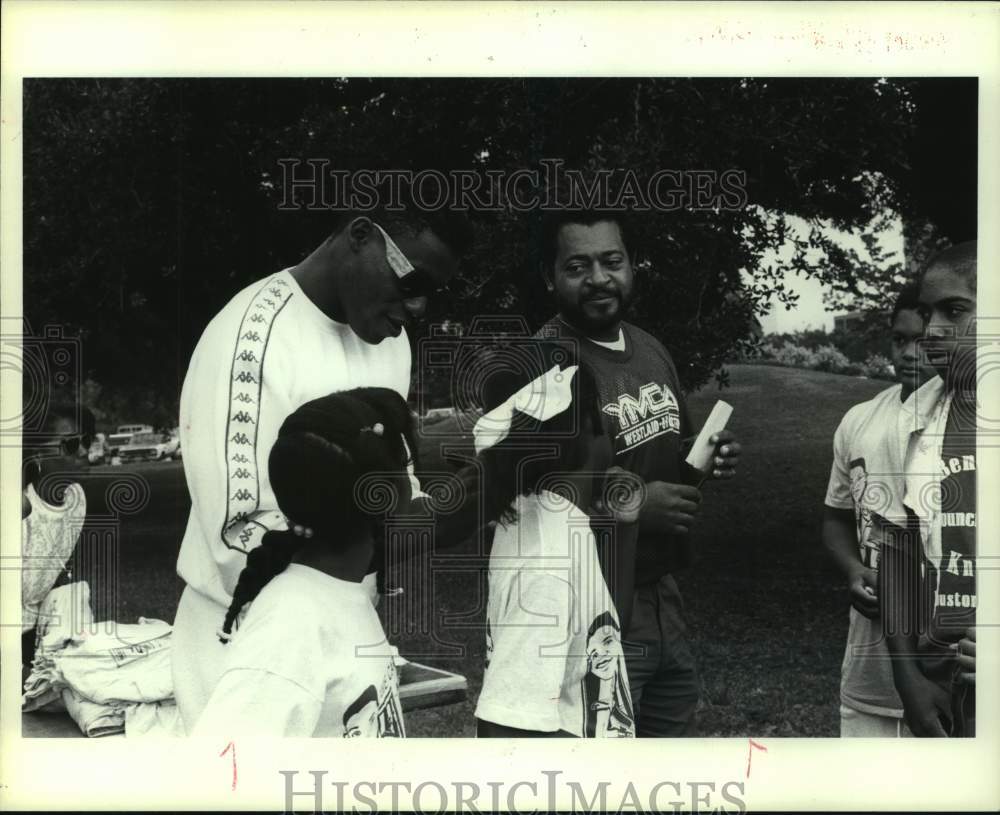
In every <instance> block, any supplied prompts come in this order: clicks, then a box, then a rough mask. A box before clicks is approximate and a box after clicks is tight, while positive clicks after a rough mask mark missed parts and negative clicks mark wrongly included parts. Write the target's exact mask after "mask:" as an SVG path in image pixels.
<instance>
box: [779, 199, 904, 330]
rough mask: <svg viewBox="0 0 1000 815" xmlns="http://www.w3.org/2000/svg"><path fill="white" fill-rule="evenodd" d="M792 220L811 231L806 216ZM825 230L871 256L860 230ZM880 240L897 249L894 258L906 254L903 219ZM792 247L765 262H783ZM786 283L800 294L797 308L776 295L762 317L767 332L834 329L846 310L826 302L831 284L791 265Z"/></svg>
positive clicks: (802, 229) (801, 230)
mask: <svg viewBox="0 0 1000 815" xmlns="http://www.w3.org/2000/svg"><path fill="white" fill-rule="evenodd" d="M788 221H789V223H790V224H791V225H792V227H793V228H794V229H795V230H796V231H798V233H799V235H800V236H801V237H805V236H806V235H807V234H808V226H807V224H806V221H804V220H803V219H801V218H796V217H794V216H790V217H789V218H788ZM823 232H824V233H825V234H826V235H827V236H829V237H832V238H834V239H835V240H836V241H837V243H839V244H840V245H841V246H843V247H845V248H851V249H854V250H856V251H857V253H858V254H859V255H860V256H861V257H869V256H868V253H867V251H866V250H865V246H864V243H863V242H862V241H861V239H860V238H859V237H858V236H857V235H856V234H852V233H848V232H843V231H841V230H839V229H835V228H834V227H832V226H829V225H827V226H824V227H823ZM880 243H881V245H882V248H883V249H884V250H886V251H890V252H895V253H896V257H895V258H893V259H894V260H901V259H902V257H903V231H902V222H901V221H899V220H898V219H897V221H896V224H895V226H894V227H893V228H892V229H890V230H887V231H886V233H884V235H883V236H882V239H881V241H880ZM791 249H792V244H791V242H789V243H788V244H786V245H785V246H784V247H782V248H781V249H779V250H778V251H777V252H773V253H770V257H766V258H765V259H764V263H765V264H767V263H774V264H776V265H780V264H781V262H782V258H786V259H787V258H788V257H789V256H790V255H791ZM785 285H786V287H788V288H789V289H790V290H791V291H793V292H795V293H797V294H798V295H799V301H798V303H797V304H796V307H795V308H793V309H791V310H786V309H785V307H784V306H782V305H781V304H780V303H778V302H777V301H776V300H774V299H772V303H773V305H772V308H771V313H770V314H768V315H767V316H766V317H762V318H761V321H760V322H761V326H762V327H763V329H764V333H765V334H783V333H786V332H793V331H804V330H807V329H810V328H822V329H825V330H826V331H831V330H833V318H834V315H836V314H843V313H844V312H843V311H842V310H838V311H827V309H826V307H825V306H824V304H823V294H824V293H825V291H827V290H828V287H827V286H824V285H823V284H821V283H819V282H818V281H816V280H812V279H809V278H805V277H802V276H798V275H796V274H795V273H794V272H793V271H791V270H790V269H789V271H788V273H787V275H786V277H785Z"/></svg>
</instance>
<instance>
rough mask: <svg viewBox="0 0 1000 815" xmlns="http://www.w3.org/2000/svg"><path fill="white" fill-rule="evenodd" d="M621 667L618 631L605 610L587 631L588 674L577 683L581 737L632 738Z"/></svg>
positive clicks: (628, 698)
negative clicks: (581, 723)
mask: <svg viewBox="0 0 1000 815" xmlns="http://www.w3.org/2000/svg"><path fill="white" fill-rule="evenodd" d="M624 666H625V660H624V656H623V654H622V644H621V631H620V628H619V626H618V623H617V621H616V620H615V619H614V617H613V616H612V615H611V613H610V612H607V611H605V612H603V613H602V614H600V615H598V616H597V617H595V618H594V621H593V622H592V623H591V624H590V628H589V629H588V631H587V673H586V675H585V676H584V677H583V680H582V681H581V683H580V685H581V687H580V690H581V697H582V702H583V719H584V721H583V735H584V737H586V738H627V737H631V736H634V735H635V720H634V716H633V714H632V696H631V694H630V692H629V688H628V682H627V680H626V677H625V667H624Z"/></svg>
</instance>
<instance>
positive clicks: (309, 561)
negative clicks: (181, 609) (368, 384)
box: [194, 388, 415, 738]
mask: <svg viewBox="0 0 1000 815" xmlns="http://www.w3.org/2000/svg"><path fill="white" fill-rule="evenodd" d="M411 449H415V446H414V441H413V425H412V418H411V415H410V412H409V409H408V408H407V406H406V403H405V402H404V401H403V399H402V397H400V396H399V394H397V393H396V392H395V391H391V390H388V389H384V388H364V389H356V390H351V391H343V392H340V393H334V394H331V395H329V396H326V397H323V398H321V399H316V400H314V401H312V402H307V403H306V404H304V405H302V407H300V408H299V409H298V410H296V411H295V412H294V413H292V414H291V415H290V416H289V417H288V418H287V419H285V421H284V423H283V424H282V425H281V429H280V431H279V433H278V439H277V441H276V442H275V444H274V447H273V448H272V449H271V453H270V457H269V459H268V471H269V475H270V479H271V486H272V487H273V489H274V494H275V497H276V498H277V501H278V506H279V507H280V508H281V511H282V512H283V513H284V514H285V516H286V518H287V519H288V526H289V529H288V530H287V531H273V530H272V531H270V532H268V533H267V534H266V535H265V536H264V538H263V541H262V543H261V545H260V546H259V547H257V548H256V549H254V550H252V551H251V552H250V553H249V555H248V556H247V563H246V567H245V568H244V569H243V571H242V572H241V574H240V576H239V580H238V582H237V585H236V589H235V591H234V592H233V602H232V605H231V606H230V608H229V611H228V612H227V613H226V616H225V619H224V620H221V621H220V622H221V624H222V627H221V629H220V631H219V638H220V639H221V640H222V641H223V642H224V643H226V644H227V645H226V648H225V656H224V662H225V664H224V665H223V666H222V673H221V677H220V679H219V681H218V683H217V684H216V686H215V688H214V690H213V691H212V693H211V696H210V698H209V702H208V704H207V705H206V707H205V710H204V712H203V713H202V715H201V717H200V718H199V719H198V722H197V725H196V727H195V729H194V734H195V735H200V736H209V735H211V736H213V737H220V736H221V737H226V738H228V737H229V736H231V735H235V734H237V733H238V734H242V735H252V736H293V737H294V736H317V737H331V736H356V735H370V736H379V737H385V736H403V735H404V731H403V718H402V714H401V711H400V706H399V696H398V689H397V678H396V673H395V666H394V664H393V660H392V655H391V651H390V648H389V645H388V643H387V642H386V638H385V632H384V631H383V629H382V625H381V623H380V622H379V619H378V615H377V613H376V611H375V608H374V606H373V604H372V601H371V595H370V589H369V587H368V586H367V585H366V584H365V583H363V579H364V577H365V575H366V574H367V573H368V572H369V571H370V568H371V563H372V560H373V556H374V552H375V548H376V547H375V541H376V540H377V539H378V534H379V523H380V522H379V519H378V517H377V516H376V514H375V512H374V510H373V508H372V506H371V505H370V503H371V502H370V501H368V500H366V490H365V485H366V483H367V484H368V485H373V484H374V485H375V486H376V488H377V489H379V490H385V489H386V488H388V489H389V492H390V493H391V495H390V497H391V499H392V502H393V503H394V505H395V506H407V505H408V504H409V501H410V482H409V479H408V476H407V473H406V467H407V464H408V463H409V459H410V456H409V450H411ZM384 494H385V493H384V492H383V495H384ZM366 504H368V506H366ZM379 509H380V510H384V507H380V508H379ZM373 694H374V697H373ZM370 697H373V698H370ZM362 700H363V704H362ZM362 709H363V710H366V711H368V712H369V713H370V714H371V715H370V716H367V717H366V718H365V723H364V726H362V724H361V723H360V720H359V719H358V715H357V714H358V712H359V711H361V710H362ZM348 724H349V725H350V727H349V728H348ZM348 730H349V731H350V732H348Z"/></svg>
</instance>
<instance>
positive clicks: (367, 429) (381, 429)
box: [361, 422, 385, 436]
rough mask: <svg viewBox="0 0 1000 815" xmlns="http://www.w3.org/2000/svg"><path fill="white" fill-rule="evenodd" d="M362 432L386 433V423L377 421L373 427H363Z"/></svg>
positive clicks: (378, 434) (377, 434) (380, 434)
mask: <svg viewBox="0 0 1000 815" xmlns="http://www.w3.org/2000/svg"><path fill="white" fill-rule="evenodd" d="M361 432H362V433H374V434H375V435H376V436H382V435H384V434H385V425H384V424H382V422H375V424H373V425H372V426H371V427H362V428H361Z"/></svg>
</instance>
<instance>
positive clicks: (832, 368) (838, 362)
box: [809, 345, 850, 374]
mask: <svg viewBox="0 0 1000 815" xmlns="http://www.w3.org/2000/svg"><path fill="white" fill-rule="evenodd" d="M812 357H813V359H812V365H810V366H809V367H810V368H812V369H813V370H815V371H827V372H828V373H831V374H840V373H846V372H847V368H848V367H849V366H850V360H848V358H847V357H846V356H845V355H844V354H843V352H841V351H839V350H838V349H837V348H835V347H834V346H832V345H821V346H820V347H819V348H817V349H816V350H815V351H813V352H812Z"/></svg>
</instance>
